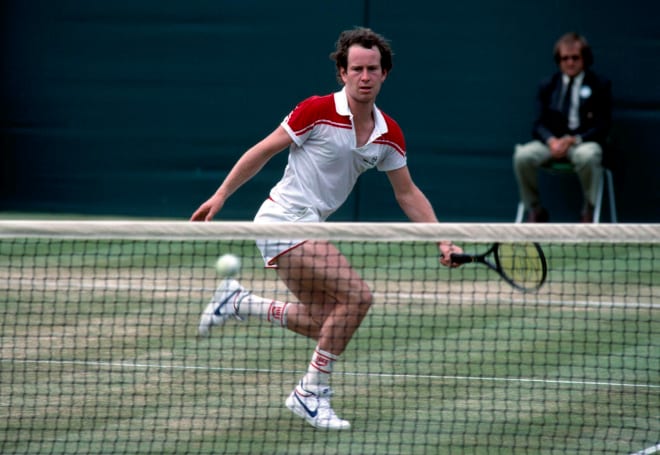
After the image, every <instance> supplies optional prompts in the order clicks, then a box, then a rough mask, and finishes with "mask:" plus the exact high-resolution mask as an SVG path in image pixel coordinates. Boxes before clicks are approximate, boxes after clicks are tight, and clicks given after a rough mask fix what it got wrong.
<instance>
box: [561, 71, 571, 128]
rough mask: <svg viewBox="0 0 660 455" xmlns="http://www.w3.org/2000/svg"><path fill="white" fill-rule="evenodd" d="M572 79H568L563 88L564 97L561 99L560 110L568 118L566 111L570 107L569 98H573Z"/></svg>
mask: <svg viewBox="0 0 660 455" xmlns="http://www.w3.org/2000/svg"><path fill="white" fill-rule="evenodd" d="M573 79H574V78H572V77H571V78H570V79H569V80H568V85H567V86H566V90H564V97H563V98H562V100H561V112H562V113H563V114H564V115H565V116H566V118H568V112H569V111H570V109H571V99H572V98H573Z"/></svg>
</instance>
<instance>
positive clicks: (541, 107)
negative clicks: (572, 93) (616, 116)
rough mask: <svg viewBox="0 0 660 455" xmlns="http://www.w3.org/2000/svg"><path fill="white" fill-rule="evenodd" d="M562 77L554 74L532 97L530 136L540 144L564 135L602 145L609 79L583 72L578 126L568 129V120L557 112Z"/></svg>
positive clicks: (608, 112)
mask: <svg viewBox="0 0 660 455" xmlns="http://www.w3.org/2000/svg"><path fill="white" fill-rule="evenodd" d="M561 76H562V74H561V72H556V73H555V74H553V75H552V76H551V77H550V78H548V79H546V80H544V81H543V82H541V84H540V85H539V89H538V93H537V97H536V110H537V111H536V120H535V122H534V127H533V129H532V136H533V137H534V138H535V139H539V140H541V141H543V142H547V140H548V139H549V138H550V137H552V136H555V137H561V136H564V135H566V134H570V135H572V136H574V135H579V136H581V137H582V140H583V141H585V142H586V141H594V142H598V143H600V144H601V145H604V143H605V141H606V139H607V134H608V132H609V129H610V124H611V121H612V86H611V83H610V81H609V80H607V79H604V78H602V77H600V76H598V75H597V74H596V73H594V72H593V71H591V70H588V69H587V70H585V72H584V79H583V80H582V87H581V89H580V97H579V98H580V109H579V112H580V114H579V115H580V126H579V128H577V129H576V130H574V131H571V130H569V128H568V118H566V116H565V115H564V114H562V112H561V107H560V102H561V91H562V84H563V82H562V77H561Z"/></svg>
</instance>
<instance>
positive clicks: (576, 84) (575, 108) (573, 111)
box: [562, 71, 584, 130]
mask: <svg viewBox="0 0 660 455" xmlns="http://www.w3.org/2000/svg"><path fill="white" fill-rule="evenodd" d="M583 79H584V71H583V72H581V73H580V74H578V75H577V76H575V79H573V87H572V89H571V93H570V96H571V106H570V108H569V110H568V127H569V128H570V129H572V130H576V129H578V128H579V127H580V89H581V88H582V80H583ZM562 80H563V82H564V90H566V87H567V86H568V82H569V81H570V77H568V76H567V75H565V74H562Z"/></svg>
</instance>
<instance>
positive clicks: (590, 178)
mask: <svg viewBox="0 0 660 455" xmlns="http://www.w3.org/2000/svg"><path fill="white" fill-rule="evenodd" d="M602 156H603V149H602V148H601V146H600V144H598V143H597V142H583V143H582V144H579V145H575V146H573V147H571V148H569V149H568V160H569V161H570V162H571V163H573V168H574V169H575V173H576V174H577V176H578V179H579V180H580V184H581V185H582V191H583V193H584V202H585V203H586V202H589V204H591V205H592V206H594V205H595V202H596V195H597V191H598V184H599V182H600V179H601V175H602V173H603V166H602V164H601V163H602ZM551 160H552V158H551V155H550V148H549V147H548V146H547V145H545V144H544V143H543V142H541V141H531V142H528V143H526V144H518V145H516V147H515V151H514V153H513V170H514V173H515V175H516V180H517V181H518V191H519V192H520V200H521V201H522V202H523V204H524V205H525V208H526V209H527V210H529V209H532V208H538V207H540V206H541V198H540V196H539V186H538V169H539V167H541V166H544V165H548V164H550V161H551Z"/></svg>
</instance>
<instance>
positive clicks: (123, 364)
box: [0, 359, 660, 389]
mask: <svg viewBox="0 0 660 455" xmlns="http://www.w3.org/2000/svg"><path fill="white" fill-rule="evenodd" d="M0 363H20V364H44V365H76V366H84V367H91V366H97V367H98V366H101V367H118V368H135V369H149V368H153V369H161V370H182V371H185V370H203V371H221V372H230V373H268V374H301V373H304V371H298V370H272V369H269V368H227V367H207V366H197V365H174V364H160V363H138V362H125V361H118V362H102V361H93V360H85V361H83V360H24V359H0ZM333 374H336V375H339V376H358V377H373V378H391V379H401V378H403V379H436V380H452V381H466V382H518V383H536V384H553V385H583V386H605V387H621V388H635V389H660V384H635V383H630V382H609V381H588V380H575V379H534V378H505V377H488V376H485V377H484V376H453V375H434V374H407V373H351V372H343V373H342V372H336V373H333Z"/></svg>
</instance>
